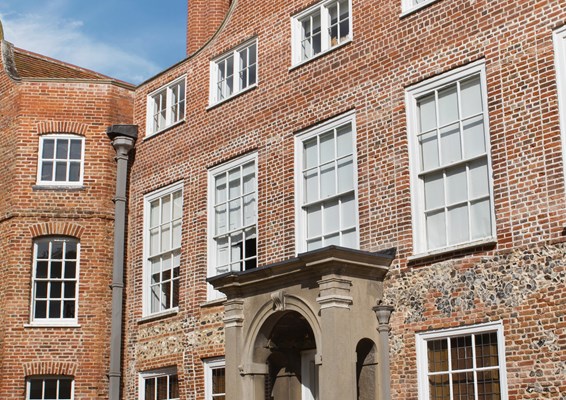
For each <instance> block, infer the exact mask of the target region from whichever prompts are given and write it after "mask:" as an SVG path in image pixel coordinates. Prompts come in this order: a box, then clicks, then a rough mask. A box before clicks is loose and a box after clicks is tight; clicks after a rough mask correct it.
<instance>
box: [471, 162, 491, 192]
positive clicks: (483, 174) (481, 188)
mask: <svg viewBox="0 0 566 400" xmlns="http://www.w3.org/2000/svg"><path fill="white" fill-rule="evenodd" d="M469 168H470V198H476V197H481V196H486V195H488V194H489V185H488V175H487V159H485V158H483V159H480V160H476V161H473V162H471V163H470V167H469Z"/></svg>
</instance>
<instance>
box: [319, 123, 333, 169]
mask: <svg viewBox="0 0 566 400" xmlns="http://www.w3.org/2000/svg"><path fill="white" fill-rule="evenodd" d="M334 147H335V144H334V132H333V131H330V132H328V133H325V134H323V135H320V164H324V163H327V162H329V161H332V160H334V158H335V155H334Z"/></svg>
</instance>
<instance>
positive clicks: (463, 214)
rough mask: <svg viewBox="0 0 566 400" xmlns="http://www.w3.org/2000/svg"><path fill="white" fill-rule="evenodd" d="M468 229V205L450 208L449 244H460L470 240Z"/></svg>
mask: <svg viewBox="0 0 566 400" xmlns="http://www.w3.org/2000/svg"><path fill="white" fill-rule="evenodd" d="M468 229H469V227H468V207H467V205H463V206H460V207H454V208H452V209H450V210H448V244H458V243H462V242H466V241H468V240H469V235H468Z"/></svg>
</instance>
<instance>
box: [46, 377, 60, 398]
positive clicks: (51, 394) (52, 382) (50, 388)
mask: <svg viewBox="0 0 566 400" xmlns="http://www.w3.org/2000/svg"><path fill="white" fill-rule="evenodd" d="M44 382H45V388H44V390H45V392H44V397H43V398H44V399H56V398H57V379H45V381H44Z"/></svg>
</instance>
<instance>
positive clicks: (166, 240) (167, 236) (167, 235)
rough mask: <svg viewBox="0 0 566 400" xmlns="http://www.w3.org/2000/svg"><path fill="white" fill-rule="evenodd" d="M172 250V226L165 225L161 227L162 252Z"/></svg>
mask: <svg viewBox="0 0 566 400" xmlns="http://www.w3.org/2000/svg"><path fill="white" fill-rule="evenodd" d="M168 250H171V228H170V225H165V226H164V227H163V228H162V229H161V249H160V252H163V251H168Z"/></svg>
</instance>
